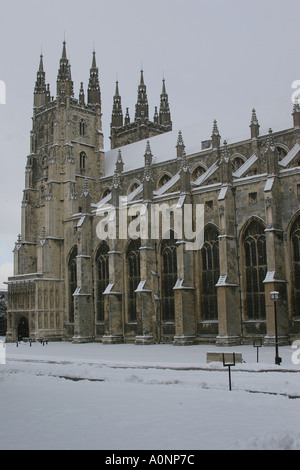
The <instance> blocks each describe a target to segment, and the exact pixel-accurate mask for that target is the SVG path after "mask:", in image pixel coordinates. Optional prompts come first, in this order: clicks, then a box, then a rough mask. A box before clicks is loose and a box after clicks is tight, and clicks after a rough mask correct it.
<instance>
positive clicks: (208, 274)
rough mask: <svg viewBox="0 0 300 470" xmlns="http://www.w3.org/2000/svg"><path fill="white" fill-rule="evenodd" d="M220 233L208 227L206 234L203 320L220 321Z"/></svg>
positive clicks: (203, 255)
mask: <svg viewBox="0 0 300 470" xmlns="http://www.w3.org/2000/svg"><path fill="white" fill-rule="evenodd" d="M218 236H219V233H218V230H217V229H216V228H215V227H212V226H210V227H208V228H207V229H206V230H205V234H204V245H203V248H202V250H201V253H202V319H203V320H217V319H218V295H217V287H216V284H217V283H218V280H219V277H220V260H219V239H218Z"/></svg>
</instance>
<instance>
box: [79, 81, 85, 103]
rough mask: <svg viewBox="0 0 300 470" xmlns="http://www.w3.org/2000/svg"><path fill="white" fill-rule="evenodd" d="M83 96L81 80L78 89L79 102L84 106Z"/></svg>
mask: <svg viewBox="0 0 300 470" xmlns="http://www.w3.org/2000/svg"><path fill="white" fill-rule="evenodd" d="M84 103H85V97H84V89H83V82H81V83H80V90H79V104H80V105H81V106H84Z"/></svg>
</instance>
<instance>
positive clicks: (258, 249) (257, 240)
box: [243, 220, 267, 320]
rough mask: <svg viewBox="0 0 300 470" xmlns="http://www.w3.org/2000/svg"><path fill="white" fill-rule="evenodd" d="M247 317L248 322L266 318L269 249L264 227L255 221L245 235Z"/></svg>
mask: <svg viewBox="0 0 300 470" xmlns="http://www.w3.org/2000/svg"><path fill="white" fill-rule="evenodd" d="M243 244H244V252H245V276H246V279H245V280H246V317H247V319H248V320H259V319H265V318H266V306H265V286H264V283H263V281H264V280H265V277H266V274H267V249H266V237H265V233H264V227H263V225H262V224H261V223H260V222H258V221H256V220H254V221H253V222H251V223H250V225H249V226H248V228H247V230H246V232H245V234H244V243H243Z"/></svg>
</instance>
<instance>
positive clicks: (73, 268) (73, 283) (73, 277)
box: [69, 246, 77, 323]
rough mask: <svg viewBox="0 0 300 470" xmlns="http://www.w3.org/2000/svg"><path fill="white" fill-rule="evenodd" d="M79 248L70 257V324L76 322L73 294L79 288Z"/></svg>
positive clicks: (75, 248)
mask: <svg viewBox="0 0 300 470" xmlns="http://www.w3.org/2000/svg"><path fill="white" fill-rule="evenodd" d="M76 257H77V246H75V247H74V248H73V249H72V251H71V254H70V257H69V322H70V323H73V322H74V313H75V309H74V298H73V294H74V292H75V290H76V288H77V263H76Z"/></svg>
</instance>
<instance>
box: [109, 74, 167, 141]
mask: <svg viewBox="0 0 300 470" xmlns="http://www.w3.org/2000/svg"><path fill="white" fill-rule="evenodd" d="M110 129H111V135H110V141H111V148H112V149H114V148H118V147H122V146H123V145H127V144H130V143H133V142H138V141H139V140H143V139H148V138H149V137H153V136H155V135H159V134H163V133H164V132H169V131H171V130H172V121H171V112H170V106H169V97H168V94H167V92H166V84H165V80H163V87H162V93H161V95H160V110H159V114H158V112H157V107H155V113H154V118H153V121H150V120H149V103H148V97H147V88H146V85H145V80H144V71H143V70H141V76H140V83H139V85H138V91H137V103H136V105H135V116H134V121H133V122H130V116H129V111H128V108H126V116H125V119H124V121H123V113H122V105H121V96H120V93H119V83H118V82H117V83H116V91H115V95H114V98H113V110H112V117H111V125H110Z"/></svg>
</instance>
